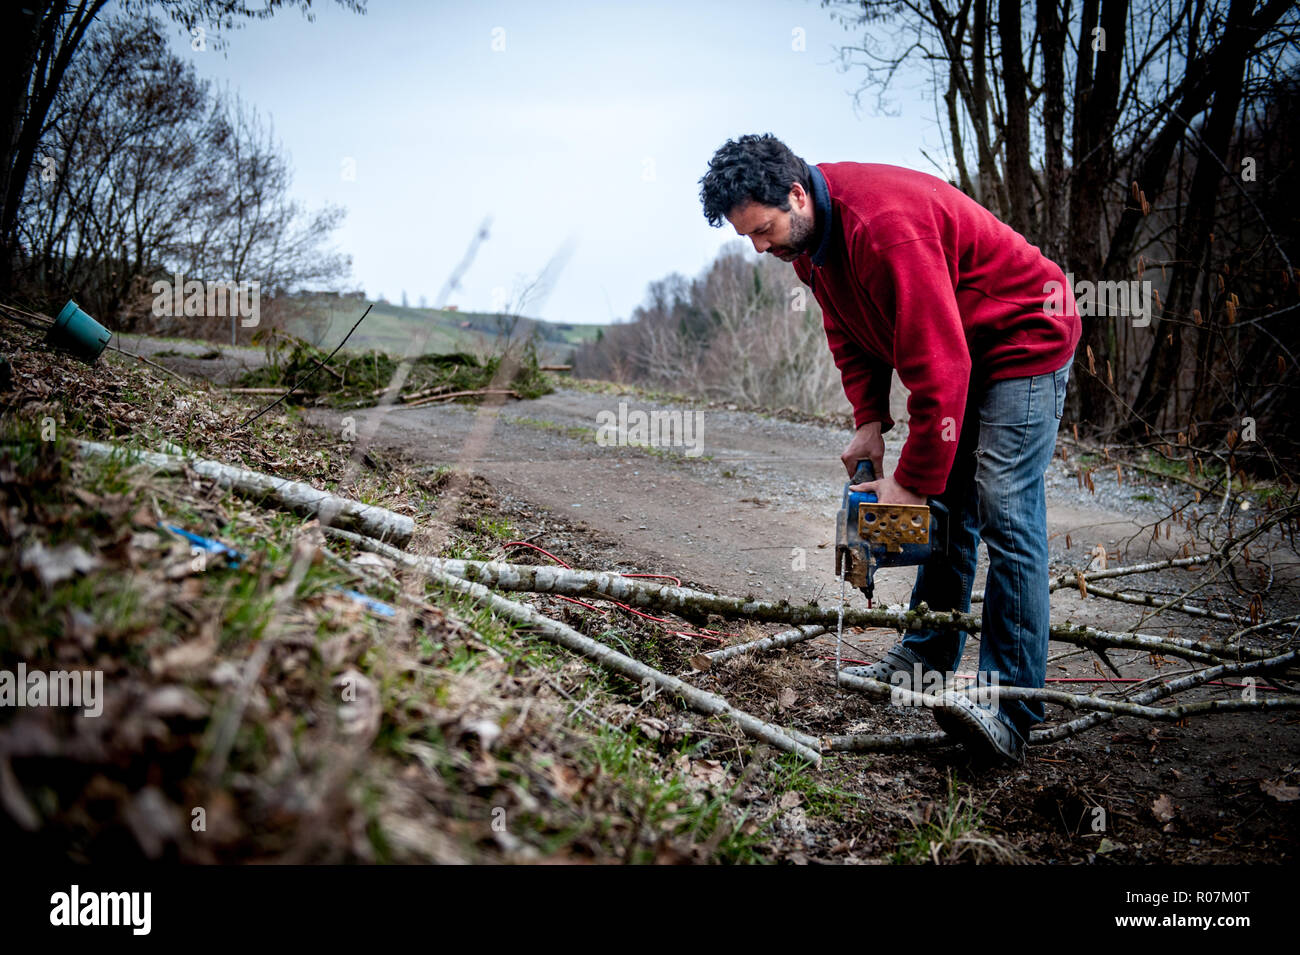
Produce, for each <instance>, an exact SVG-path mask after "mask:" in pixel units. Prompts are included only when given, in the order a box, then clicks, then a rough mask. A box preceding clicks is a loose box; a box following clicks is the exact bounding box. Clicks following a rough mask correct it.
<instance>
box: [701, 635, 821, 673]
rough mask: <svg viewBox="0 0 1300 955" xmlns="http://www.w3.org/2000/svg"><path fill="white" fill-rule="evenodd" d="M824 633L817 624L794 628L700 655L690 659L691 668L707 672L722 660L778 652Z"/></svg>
mask: <svg viewBox="0 0 1300 955" xmlns="http://www.w3.org/2000/svg"><path fill="white" fill-rule="evenodd" d="M825 632H826V628H825V627H823V626H820V625H817V624H810V625H806V626H802V627H796V628H795V629H794V630H786V631H785V632H784V633H778V634H775V635H774V636H770V637H761V638H760V639H758V640H751V641H749V642H748V643H738V644H736V645H735V646H732V647H723V648H722V649H721V650H711V651H709V652H708V653H701V654H699V655H698V656H695V657H692V658H691V666H693V667H695V669H697V670H707V669H709V668H710V667H712V666H713V664H715V663H721V662H723V661H724V660H730V659H732V658H733V657H738V656H740V655H741V654H745V653H757V652H758V651H760V650H779V649H781V648H783V647H792V646H794V645H795V644H796V643H803V642H804V641H805V640H811V639H812V638H813V637H819V636H821V635H822V634H823V633H825Z"/></svg>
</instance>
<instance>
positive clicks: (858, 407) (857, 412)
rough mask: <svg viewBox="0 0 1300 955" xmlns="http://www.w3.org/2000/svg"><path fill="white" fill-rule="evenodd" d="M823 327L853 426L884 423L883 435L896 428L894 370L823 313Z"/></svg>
mask: <svg viewBox="0 0 1300 955" xmlns="http://www.w3.org/2000/svg"><path fill="white" fill-rule="evenodd" d="M822 327H823V328H825V329H826V341H827V343H828V344H829V345H830V348H831V355H832V356H833V357H834V359H835V367H836V368H838V369H839V370H840V380H841V382H842V383H843V384H844V396H845V397H846V398H848V399H849V404H850V405H852V406H853V427H854V428H861V427H862V426H863V425H864V424H869V423H870V422H872V421H879V422H880V430H881V433H884V432H886V431H888V430H889V429H890V428H892V427H893V426H894V419H893V418H891V417H890V416H889V385H890V379H891V378H892V373H893V369H891V368H890V367H889V366H888V365H886V364H885V363H884V362H880V361H877V360H876V359H874V358H872V357H871V355H869V354H867V352H866V351H865V350H864V349H863V348H862V347H861V346H860V345H858V344H857V343H856V342H854V341H853V340H852V339H851V338H849V337H848V336H847V335H846V334H844V332H843V331H841V330H840V328H839V326H838V325H836V324H835V321H834V320H833V319H832V318H831V317H830V316H829V315H827V314H826V313H825V312H823V313H822Z"/></svg>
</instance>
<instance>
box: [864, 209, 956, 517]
mask: <svg viewBox="0 0 1300 955" xmlns="http://www.w3.org/2000/svg"><path fill="white" fill-rule="evenodd" d="M864 231H865V230H864ZM859 241H862V242H865V241H867V240H866V239H865V237H863V236H861V235H860V236H859ZM859 261H864V262H870V267H869V270H868V271H866V272H865V273H863V272H859V275H860V276H861V280H862V282H863V285H864V288H865V290H866V292H867V294H868V295H869V296H870V297H871V299H872V300H873V302H874V303H875V304H876V305H877V306H878V307H879V309H880V311H881V313H882V314H884V315H891V316H893V319H894V367H895V368H897V369H898V377H899V379H900V380H901V381H902V382H903V385H904V386H905V387H906V388H907V389H908V391H909V392H910V394H909V395H908V399H907V413H908V417H909V422H908V433H907V441H906V442H905V443H904V444H903V451H902V453H901V454H900V455H899V459H898V466H897V467H895V468H894V480H895V481H897V482H898V483H899V484H900V485H902V486H903V487H905V488H908V489H910V490H912V491H915V492H916V493H918V494H925V495H935V494H942V493H943V491H944V488H945V487H946V486H947V484H948V474H949V472H950V471H951V470H952V464H953V460H954V459H955V457H956V454H957V439H958V437H959V436H960V434H961V426H962V418H963V416H964V414H965V410H966V392H967V389H968V388H969V386H970V376H971V358H970V349H969V346H968V345H967V342H966V332H965V329H964V327H963V326H962V321H961V314H960V312H959V311H958V309H957V295H956V291H955V288H954V282H955V271H954V269H955V266H954V265H953V264H952V263H950V262H949V261H948V257H947V256H946V255H945V254H944V251H943V247H942V246H941V244H940V242H939V239H938V237H937V236H932V235H931V236H919V237H916V238H911V239H907V240H905V241H900V242H897V243H895V244H893V245H889V246H886V247H884V248H881V249H877V250H875V251H873V252H872V253H871V255H870V257H869V258H864V259H860V260H859Z"/></svg>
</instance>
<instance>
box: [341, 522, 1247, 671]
mask: <svg viewBox="0 0 1300 955" xmlns="http://www.w3.org/2000/svg"><path fill="white" fill-rule="evenodd" d="M326 532H327V533H331V534H335V535H336V536H338V537H340V538H342V539H345V540H352V541H353V543H355V544H357V545H358V546H360V547H363V548H365V549H366V550H370V551H373V552H374V553H376V554H383V555H384V556H387V557H390V558H392V559H394V560H397V561H399V562H401V563H403V564H405V565H407V566H409V567H416V568H420V569H426V568H427V569H433V570H436V571H439V572H445V573H449V574H452V575H454V576H456V577H461V578H463V579H465V580H474V581H478V582H480V583H484V584H487V585H488V586H490V587H495V588H498V589H501V590H511V591H521V592H527V593H550V594H564V595H566V596H571V597H584V596H585V597H594V598H601V597H607V598H610V599H613V600H619V601H621V602H623V603H626V604H631V605H632V606H635V607H651V608H655V609H658V610H666V611H668V612H670V613H675V614H677V615H678V616H680V617H684V618H685V619H687V620H703V619H705V618H707V616H708V615H709V614H711V613H716V614H718V615H720V616H723V617H728V618H747V619H751V620H758V621H762V622H766V623H791V624H818V625H821V626H824V627H832V626H835V625H836V623H837V621H838V619H839V611H838V610H835V609H831V608H829V607H819V606H818V605H816V604H791V603H789V602H787V601H779V602H776V603H773V602H771V601H760V600H752V599H750V598H747V597H746V598H742V597H725V596H721V595H719V594H710V593H705V592H704V591H700V590H692V589H690V588H689V587H673V586H670V585H667V584H655V583H648V582H645V581H641V580H632V579H629V578H627V577H624V576H622V575H621V574H615V573H608V572H605V571H592V570H570V569H565V568H563V567H553V566H549V565H547V566H533V565H527V564H506V563H500V562H496V561H474V560H450V559H442V558H437V557H415V556H412V555H411V554H406V553H403V552H402V551H399V550H397V549H396V548H386V546H385V545H384V544H382V543H380V542H376V541H371V540H365V539H363V538H356V539H354V538H353V537H351V536H349V535H348V534H347V533H346V532H343V531H338V530H336V529H334V528H326ZM844 624H845V626H853V627H889V628H892V629H894V630H897V631H899V632H900V633H901V632H903V631H906V630H921V629H927V628H932V629H961V630H965V631H966V632H967V633H978V632H979V630H980V626H981V624H980V618H979V617H978V616H974V615H972V614H962V613H957V612H955V611H932V610H929V609H927V608H926V607H925V606H924V605H922V606H921V607H918V608H917V609H915V610H888V609H884V608H879V609H873V610H859V609H854V608H845V610H844ZM1050 633H1051V638H1052V639H1053V640H1056V641H1059V642H1061V643H1070V644H1074V645H1075V646H1080V647H1087V648H1089V649H1102V650H1104V649H1107V648H1110V647H1116V648H1120V649H1128V650H1141V651H1143V652H1145V653H1157V654H1161V655H1163V656H1171V657H1181V658H1182V659H1185V660H1193V661H1196V662H1198V663H1216V662H1219V661H1220V660H1222V659H1225V658H1226V659H1240V658H1242V657H1248V658H1254V659H1260V658H1263V657H1266V656H1268V654H1269V652H1270V651H1267V650H1252V649H1247V648H1238V647H1232V646H1226V645H1223V644H1216V643H1212V642H1209V641H1204V640H1189V639H1186V638H1183V637H1157V636H1153V635H1151V634H1145V633H1118V632H1115V631H1111V630H1098V629H1096V628H1094V627H1087V626H1084V625H1082V624H1077V625H1071V624H1068V623H1067V624H1061V625H1056V626H1053V627H1052V628H1051V631H1050Z"/></svg>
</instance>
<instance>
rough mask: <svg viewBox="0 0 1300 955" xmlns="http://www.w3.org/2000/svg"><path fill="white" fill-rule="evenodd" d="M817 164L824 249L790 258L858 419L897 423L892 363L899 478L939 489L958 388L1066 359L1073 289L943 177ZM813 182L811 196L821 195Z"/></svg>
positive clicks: (1074, 314)
mask: <svg viewBox="0 0 1300 955" xmlns="http://www.w3.org/2000/svg"><path fill="white" fill-rule="evenodd" d="M816 168H817V169H819V170H821V173H822V174H823V175H824V176H825V181H826V187H827V188H826V191H827V193H829V202H830V206H831V209H832V210H833V211H832V215H831V220H830V227H831V232H830V234H829V235H826V234H825V232H824V230H825V223H824V221H823V218H824V216H825V210H824V209H822V208H820V205H821V203H820V202H817V203H816V205H817V206H818V207H819V208H818V209H817V216H818V222H817V230H818V231H817V235H818V236H821V237H822V241H821V242H820V243H819V247H818V249H817V250H816V251H811V252H808V253H805V254H804V255H801V256H799V257H798V258H797V259H795V260H794V268H795V272H796V273H797V274H798V276H799V278H800V279H801V280H803V282H804V283H805V284H807V285H809V286H810V287H811V288H812V290H813V295H814V296H815V297H816V299H817V302H818V303H819V304H820V305H821V307H822V312H823V316H824V319H823V324H824V326H825V329H826V338H827V341H828V343H829V344H830V347H831V352H832V353H833V355H834V356H835V364H836V366H837V367H838V368H839V369H840V375H841V377H842V379H843V382H844V393H845V395H847V396H848V399H849V402H850V404H852V405H853V411H854V415H853V421H854V425H855V426H856V427H861V426H862V425H863V424H866V423H868V422H871V421H880V422H881V430H882V431H888V430H889V429H890V428H891V427H893V424H894V422H893V419H892V418H890V416H889V384H890V371H891V369H894V368H896V369H898V376H899V378H900V379H901V380H902V382H903V384H904V385H905V386H907V388H908V389H909V391H910V392H911V394H910V396H909V397H908V400H907V411H908V415H909V417H910V419H911V420H910V424H909V432H908V437H907V441H906V442H905V443H904V445H903V452H902V455H901V456H900V458H899V461H898V466H897V468H895V470H894V479H895V480H896V481H897V482H898V483H899V484H901V485H902V486H903V487H906V488H909V489H911V490H913V491H915V492H917V493H919V494H926V495H934V494H940V493H942V492H943V490H944V488H945V486H946V485H947V483H948V473H949V472H950V471H951V470H952V463H953V457H954V456H955V454H956V450H957V437H958V435H959V434H960V433H961V426H962V417H963V414H964V412H965V409H966V395H967V389H968V388H969V387H970V385H971V384H972V382H974V383H976V384H984V383H987V382H990V381H995V380H998V379H1002V378H1018V377H1028V376H1031V375H1041V374H1044V373H1045V372H1049V371H1056V370H1057V369H1058V368H1060V367H1061V366H1062V365H1064V364H1065V363H1066V362H1067V361H1069V360H1070V359H1071V358H1072V356H1073V355H1074V349H1075V346H1076V345H1077V344H1078V342H1079V336H1080V333H1081V326H1080V322H1079V316H1078V311H1077V307H1076V305H1075V301H1074V295H1073V293H1072V291H1070V290H1069V288H1068V286H1067V284H1066V278H1065V275H1064V273H1063V272H1062V271H1061V269H1060V267H1059V266H1057V265H1056V264H1055V263H1053V262H1051V261H1049V260H1048V259H1047V258H1045V257H1044V256H1043V254H1042V253H1041V252H1040V251H1039V250H1038V248H1037V247H1035V246H1033V245H1030V244H1029V242H1027V241H1026V240H1025V239H1024V237H1023V236H1021V235H1020V234H1019V233H1018V232H1016V231H1015V230H1014V229H1012V228H1011V227H1010V226H1008V225H1006V224H1005V223H1003V222H1001V221H999V220H998V219H997V217H995V216H994V215H993V214H992V213H991V212H989V211H988V210H987V209H985V208H984V207H983V206H981V205H980V204H979V203H977V202H976V201H975V200H974V199H971V198H970V197H969V196H967V195H966V194H965V193H963V192H961V191H960V190H959V189H956V188H954V187H953V186H950V185H949V184H948V183H946V182H944V181H943V180H942V179H937V178H935V177H934V176H930V175H927V174H925V173H921V172H915V171H913V170H910V169H903V168H901V167H899V166H887V165H882V164H879V163H851V162H844V163H822V164H820V165H818V166H817V167H816ZM813 176H814V179H816V172H814V173H813ZM819 185H820V184H819V183H816V182H814V187H815V188H814V199H815V200H817V199H824V198H825V194H823V195H822V196H818V195H817V193H818V192H819V191H820V190H819V189H818V188H816V187H818V186H819ZM1051 283H1059V284H1057V285H1052V284H1051ZM1063 290H1064V291H1065V294H1064V295H1062V291H1063ZM1062 301H1064V306H1063V307H1062V306H1061V302H1062Z"/></svg>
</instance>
